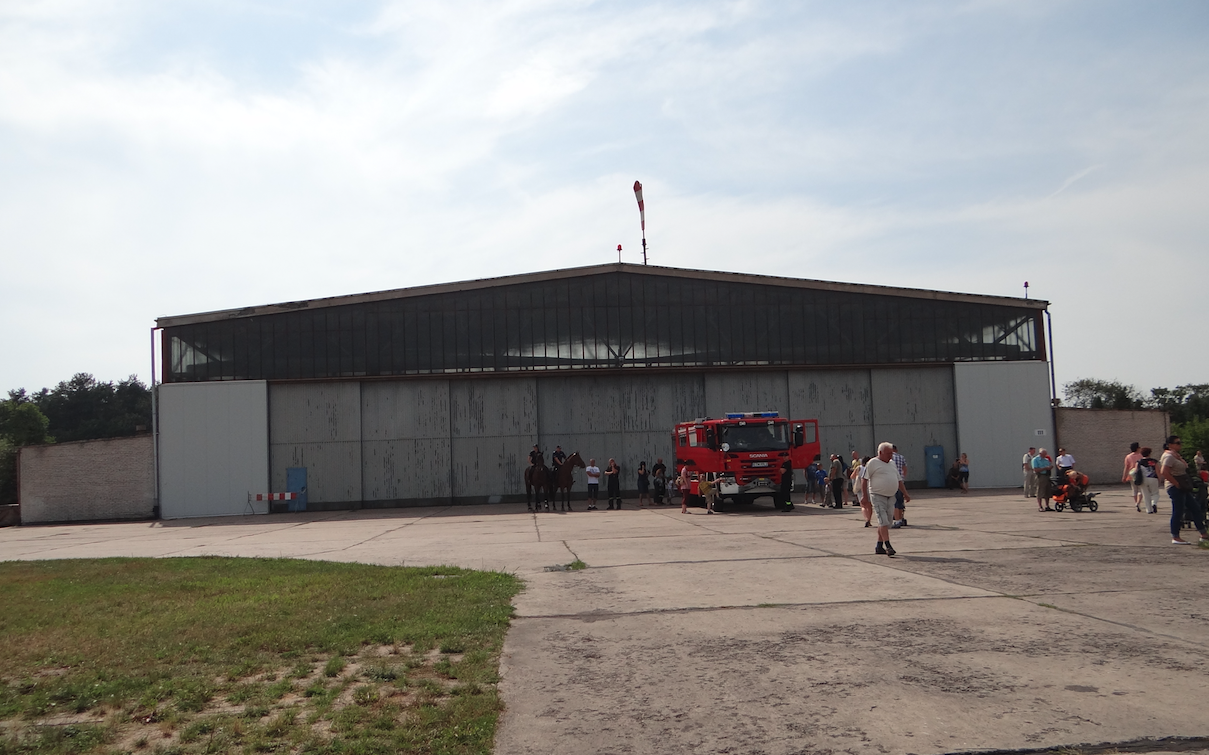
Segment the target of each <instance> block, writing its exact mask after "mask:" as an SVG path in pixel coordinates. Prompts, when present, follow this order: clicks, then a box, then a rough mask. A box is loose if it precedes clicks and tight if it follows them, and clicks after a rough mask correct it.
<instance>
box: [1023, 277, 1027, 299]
mask: <svg viewBox="0 0 1209 755" xmlns="http://www.w3.org/2000/svg"><path fill="white" fill-rule="evenodd" d="M1024 298H1025V299H1027V298H1028V281H1025V282H1024Z"/></svg>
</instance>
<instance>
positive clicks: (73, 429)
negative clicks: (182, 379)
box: [0, 372, 151, 503]
mask: <svg viewBox="0 0 1209 755" xmlns="http://www.w3.org/2000/svg"><path fill="white" fill-rule="evenodd" d="M150 429H151V389H150V388H148V387H147V386H146V385H144V384H143V383H142V382H141V381H140V380H139V379H138V378H137V377H136V376H134V375H131V376H130V377H128V378H126V379H125V380H119V381H118V382H116V383H115V382H112V381H111V382H101V381H99V380H97V379H96V378H95V377H93V376H92V375H89V374H88V373H86V372H81V373H78V374H77V375H75V376H74V377H72V378H71V380H65V381H62V382H60V383H59V384H58V385H56V386H55V387H54V388H43V389H42V390H40V391H37V392H36V393H27V392H26V390H25V389H24V388H18V389H17V390H11V391H9V392H8V398H7V399H0V503H13V502H15V501H16V500H17V449H19V448H21V447H22V446H31V445H37V444H42V443H56V442H58V443H64V442H67V441H73V440H95V439H97V438H120V437H124V436H128V435H135V434H137V433H140V432H148V431H150Z"/></svg>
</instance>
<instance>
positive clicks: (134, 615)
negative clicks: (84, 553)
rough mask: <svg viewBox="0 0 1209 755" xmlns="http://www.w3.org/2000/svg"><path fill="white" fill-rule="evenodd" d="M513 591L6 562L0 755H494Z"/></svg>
mask: <svg viewBox="0 0 1209 755" xmlns="http://www.w3.org/2000/svg"><path fill="white" fill-rule="evenodd" d="M434 577H437V578H434ZM454 577H456V578H454ZM519 587H520V581H519V580H517V579H516V578H515V577H512V576H510V575H506V574H499V573H487V572H473V571H467V570H462V569H453V568H391V567H380V566H368V565H363V564H337V563H323V562H313V561H296V560H288V559H228V558H181V559H101V560H71V561H44V562H6V563H0V594H3V595H4V596H5V600H4V603H5V609H4V610H3V611H0V636H3V637H4V638H5V642H4V643H3V644H0V722H3V724H2V725H0V755H9V754H10V753H14V754H15V753H22V755H26V754H29V755H43V754H46V755H52V754H58V753H64V754H66V753H73V754H79V755H92V754H94V753H95V754H96V755H108V753H111V752H112V753H117V752H148V753H152V752H156V753H169V752H172V753H179V754H180V755H193V754H194V753H207V752H224V753H225V752H229V753H258V752H277V753H288V752H295V753H303V752H305V753H337V752H339V753H346V752H347V753H359V752H364V753H376V752H399V753H437V752H440V753H450V754H457V755H460V754H462V753H467V754H469V753H489V752H490V750H491V743H492V738H493V736H494V733H495V723H496V718H497V715H498V712H499V710H500V701H499V697H498V693H497V691H496V688H495V682H496V680H497V679H498V676H497V674H498V662H499V652H500V647H501V645H502V643H503V637H504V633H505V631H506V630H507V627H508V623H509V620H510V618H511V615H512V607H511V599H512V597H513V595H515V594H516V592H517V590H518V589H519ZM436 648H439V649H440V650H441V651H442V653H443V655H440V656H437V654H436V653H433V652H430V651H432V650H434V649H436ZM409 677H415V678H417V679H418V680H419V682H418V684H417V685H416V686H415V687H413V686H412V685H411V684H409V683H408V679H409ZM367 681H368V682H369V686H366V682H367Z"/></svg>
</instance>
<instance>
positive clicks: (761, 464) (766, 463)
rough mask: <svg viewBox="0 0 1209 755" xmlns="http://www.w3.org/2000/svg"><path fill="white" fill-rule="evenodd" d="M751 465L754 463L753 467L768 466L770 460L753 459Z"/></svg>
mask: <svg viewBox="0 0 1209 755" xmlns="http://www.w3.org/2000/svg"><path fill="white" fill-rule="evenodd" d="M751 465H752V467H767V466H768V465H769V462H767V461H753V462H752V463H751Z"/></svg>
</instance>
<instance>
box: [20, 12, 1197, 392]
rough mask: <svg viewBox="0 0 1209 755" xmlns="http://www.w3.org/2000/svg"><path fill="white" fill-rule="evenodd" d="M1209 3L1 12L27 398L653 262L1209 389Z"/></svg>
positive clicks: (1075, 366)
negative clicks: (368, 313) (885, 310)
mask: <svg viewBox="0 0 1209 755" xmlns="http://www.w3.org/2000/svg"><path fill="white" fill-rule="evenodd" d="M1207 137H1209V3H1205V2H1203V1H1201V0H1189V1H1188V2H1183V1H1180V0H1154V1H1143V0H1136V1H1135V2H1115V1H1114V0H1083V1H1079V2H1074V1H1066V0H1038V1H1036V2H1034V1H1033V0H1004V1H997V0H966V1H964V2H963V1H961V0H952V1H951V2H943V3H933V2H926V1H920V2H911V3H903V2H899V1H898V0H890V1H887V2H861V1H855V2H854V1H853V0H843V1H842V2H821V1H820V2H811V1H810V0H800V1H799V2H792V3H787V2H760V1H758V0H751V1H745V0H734V1H726V2H722V1H714V0H692V1H691V2H688V1H686V2H642V3H631V2H623V1H615V2H588V1H586V0H577V1H576V0H570V1H566V2H554V1H549V0H493V1H492V2H477V1H473V0H472V1H463V0H437V1H433V2H429V1H427V0H416V1H415V2H356V1H351V0H341V1H339V2H335V1H332V2H325V1H323V0H289V1H288V2H286V1H285V0H282V1H280V2H275V1H271V0H256V1H247V2H242V1H240V0H206V2H194V1H192V0H178V1H177V2H170V3H165V2H163V1H162V0H0V318H2V321H3V323H4V327H3V328H0V396H2V395H3V393H4V392H5V391H7V390H9V389H15V388H26V389H27V390H31V391H32V390H37V389H39V388H42V387H44V386H45V387H52V386H53V385H54V384H56V383H58V382H59V381H61V380H66V379H68V378H70V377H71V376H72V375H73V374H75V373H77V372H89V373H92V374H93V375H95V376H96V377H97V378H99V379H101V380H119V379H122V378H125V377H127V376H129V375H132V374H135V375H138V376H139V378H140V379H142V380H143V381H144V382H148V381H150V379H151V377H152V374H151V370H152V361H153V360H152V354H151V343H152V334H151V329H152V328H153V327H154V324H155V318H157V317H161V316H166V315H178V314H188V313H194V312H203V311H211V310H218V309H227V308H235V307H243V306H249V305H255V304H267V303H274V302H283V301H293V300H298V299H308V298H317V297H326V296H336V295H342V294H354V293H362V292H367V291H378V290H384V289H393V288H402V287H409V286H419V285H427V284H433V283H444V282H449V281H459V280H466V279H475V278H485V277H495V276H503V275H512V274H518V273H527V272H535V271H541V270H550V269H558V268H565V267H577V266H583V265H593V264H600V263H606V262H612V261H616V260H617V251H616V247H617V245H618V244H621V245H622V246H623V255H624V259H625V261H627V262H634V263H637V262H641V241H640V239H641V234H640V231H639V227H638V213H637V206H636V203H635V200H634V194H633V191H632V186H633V183H634V181H635V180H640V181H642V183H643V187H644V199H645V203H646V217H647V240H648V248H649V249H648V251H649V256H650V262H651V264H655V265H664V266H670V267H685V268H694V269H703V270H718V271H726V272H741V273H755V274H767V275H780V276H789V277H797V278H813V279H821V280H832V281H845V282H855V283H871V284H880V285H891V286H906V287H912V288H927V289H937V290H945V291H960V292H966V293H976V294H990V295H996V296H1023V294H1024V288H1023V285H1024V282H1025V281H1028V283H1029V288H1028V295H1029V296H1030V298H1035V299H1044V300H1046V301H1049V302H1050V311H1051V313H1052V317H1053V342H1054V348H1055V360H1054V366H1055V372H1056V376H1057V381H1058V384H1059V386H1061V385H1062V384H1063V383H1065V382H1067V381H1071V380H1076V379H1079V378H1088V377H1090V378H1098V379H1104V380H1120V381H1123V382H1125V383H1128V384H1132V385H1136V386H1137V387H1139V388H1141V389H1142V390H1143V391H1148V390H1149V389H1150V388H1152V387H1156V386H1166V387H1174V386H1175V385H1181V384H1189V383H1204V382H1209V344H1207V343H1206V338H1205V333H1206V329H1205V315H1206V299H1205V291H1206V286H1207V285H1209V261H1207V258H1209V255H1207V254H1206V249H1205V247H1206V244H1207V243H1209V138H1207Z"/></svg>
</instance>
